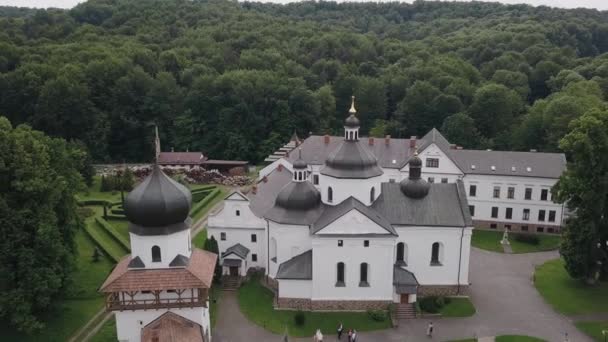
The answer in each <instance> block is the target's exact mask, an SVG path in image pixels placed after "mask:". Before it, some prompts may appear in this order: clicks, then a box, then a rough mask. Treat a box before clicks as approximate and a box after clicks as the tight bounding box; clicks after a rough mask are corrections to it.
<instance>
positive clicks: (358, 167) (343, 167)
mask: <svg viewBox="0 0 608 342" xmlns="http://www.w3.org/2000/svg"><path fill="white" fill-rule="evenodd" d="M382 173H383V171H382V169H381V168H380V167H379V166H378V160H377V159H376V157H375V156H374V155H373V154H372V152H371V151H370V150H369V149H368V148H367V147H366V146H365V145H364V144H363V143H361V142H360V141H349V140H345V141H343V142H342V143H341V144H340V146H338V148H336V150H335V151H334V152H332V153H331V154H330V155H329V156H328V157H327V160H326V161H325V167H323V169H321V174H323V175H327V176H332V177H335V178H371V177H375V176H380V175H381V174H382Z"/></svg>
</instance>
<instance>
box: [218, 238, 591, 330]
mask: <svg viewBox="0 0 608 342" xmlns="http://www.w3.org/2000/svg"><path fill="white" fill-rule="evenodd" d="M557 257H558V253H557V252H543V253H531V254H510V255H507V254H498V253H492V252H486V251H483V250H479V249H475V248H473V249H472V251H471V265H470V268H471V269H470V276H469V279H470V282H471V283H472V285H471V289H470V290H471V300H472V301H473V303H474V304H475V308H476V309H477V313H476V314H475V315H474V316H472V317H468V318H450V319H448V318H446V319H436V320H434V321H433V323H434V325H435V334H434V337H433V339H432V340H433V341H446V340H450V339H460V338H467V337H474V336H477V337H485V336H496V335H505V334H516V335H533V336H536V337H540V338H543V339H545V340H547V341H550V342H562V341H564V333H566V332H567V333H568V335H569V341H570V342H587V341H591V339H590V338H588V337H587V336H586V335H584V334H582V333H580V332H579V331H578V330H577V329H576V327H575V326H574V324H573V322H572V321H571V320H570V319H569V318H568V317H566V316H563V315H560V314H558V313H556V312H555V311H553V310H552V309H551V307H550V306H549V305H547V304H546V303H545V302H544V301H543V299H542V297H541V296H540V295H539V294H538V292H537V291H536V289H535V288H534V285H533V283H532V276H533V274H534V266H535V265H540V264H542V263H544V262H545V261H547V260H550V259H555V258H557ZM573 300H575V299H573ZM220 305H221V307H220V310H219V317H218V321H217V324H216V327H215V330H214V334H213V335H214V342H240V341H245V342H248V341H280V340H281V336H279V335H274V334H272V333H269V332H267V331H265V330H264V329H263V328H261V327H258V326H257V325H254V324H252V323H250V322H249V321H248V320H247V318H245V317H244V316H243V315H242V314H241V312H240V311H239V308H238V303H237V299H236V293H235V292H224V293H223V297H222V301H221V304H220ZM427 324H428V320H425V319H416V320H409V321H402V322H400V325H399V327H398V328H395V329H387V330H382V331H375V332H367V333H365V332H361V333H359V334H358V335H359V336H358V338H357V341H360V342H363V341H399V342H409V341H429V340H431V339H429V338H427V337H426V336H425V335H424V333H425V329H426V325H427ZM345 325H348V324H347V323H346V322H345ZM354 328H355V329H356V327H354ZM331 333H333V332H331ZM312 334H313V331H311V332H310V335H311V336H312ZM311 340H312V337H309V338H302V339H297V341H311ZM325 340H326V341H333V340H335V336H333V335H332V336H328V337H326V338H325ZM290 341H291V339H290Z"/></svg>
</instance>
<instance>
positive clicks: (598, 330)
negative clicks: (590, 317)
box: [575, 321, 608, 342]
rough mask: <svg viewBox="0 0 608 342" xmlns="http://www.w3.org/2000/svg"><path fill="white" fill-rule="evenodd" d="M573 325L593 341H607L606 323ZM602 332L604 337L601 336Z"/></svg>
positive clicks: (607, 327) (596, 322)
mask: <svg viewBox="0 0 608 342" xmlns="http://www.w3.org/2000/svg"><path fill="white" fill-rule="evenodd" d="M575 325H576V327H577V328H578V330H580V331H582V332H584V333H585V334H587V335H589V337H591V338H592V339H593V340H594V341H597V342H604V341H608V321H588V322H576V323H575ZM602 331H605V332H606V333H605V334H606V335H604V334H602Z"/></svg>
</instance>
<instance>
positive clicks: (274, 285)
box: [262, 276, 279, 292]
mask: <svg viewBox="0 0 608 342" xmlns="http://www.w3.org/2000/svg"><path fill="white" fill-rule="evenodd" d="M262 279H264V280H266V281H264V283H265V284H264V285H266V286H267V287H268V288H270V289H272V290H274V291H275V292H278V291H279V282H278V281H277V280H276V279H273V278H271V277H268V276H266V277H263V278H262Z"/></svg>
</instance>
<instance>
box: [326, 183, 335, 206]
mask: <svg viewBox="0 0 608 342" xmlns="http://www.w3.org/2000/svg"><path fill="white" fill-rule="evenodd" d="M333 201H334V190H333V189H332V188H331V186H330V187H327V202H329V203H331V202H333Z"/></svg>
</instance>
